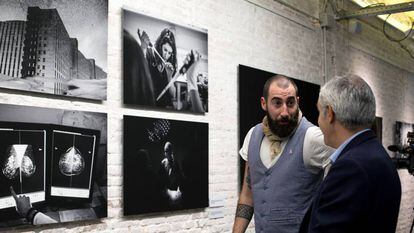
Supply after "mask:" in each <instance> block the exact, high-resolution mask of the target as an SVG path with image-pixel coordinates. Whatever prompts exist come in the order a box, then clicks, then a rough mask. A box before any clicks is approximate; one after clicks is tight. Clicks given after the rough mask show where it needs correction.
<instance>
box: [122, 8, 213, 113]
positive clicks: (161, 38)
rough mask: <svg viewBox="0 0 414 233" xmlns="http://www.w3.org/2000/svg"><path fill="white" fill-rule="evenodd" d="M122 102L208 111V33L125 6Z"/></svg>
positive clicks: (191, 110) (199, 111)
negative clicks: (128, 8)
mask: <svg viewBox="0 0 414 233" xmlns="http://www.w3.org/2000/svg"><path fill="white" fill-rule="evenodd" d="M122 20H123V21H122V28H123V52H124V54H123V76H124V103H125V104H128V105H141V106H148V107H153V108H162V109H171V110H179V111H190V112H196V113H204V112H207V111H208V49H207V32H206V31H205V30H198V29H194V28H188V27H184V26H180V25H177V24H174V23H171V22H167V21H163V20H160V19H156V18H152V17H149V16H145V15H142V14H139V13H136V12H133V11H130V10H126V9H124V10H123V19H122Z"/></svg>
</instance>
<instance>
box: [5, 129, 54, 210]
mask: <svg viewBox="0 0 414 233" xmlns="http://www.w3.org/2000/svg"><path fill="white" fill-rule="evenodd" d="M41 128H42V127H38V129H36V128H34V127H32V128H31V129H30V127H29V125H28V124H26V125H23V124H20V125H18V124H10V123H6V122H0V168H1V173H0V209H7V208H10V207H14V206H15V203H14V200H13V198H12V197H11V196H10V188H13V189H14V191H15V192H16V193H18V194H21V195H26V196H28V197H30V199H31V201H32V203H37V202H42V201H45V200H46V182H45V177H46V167H45V162H46V131H45V130H42V129H41Z"/></svg>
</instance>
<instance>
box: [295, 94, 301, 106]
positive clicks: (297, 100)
mask: <svg viewBox="0 0 414 233" xmlns="http://www.w3.org/2000/svg"><path fill="white" fill-rule="evenodd" d="M299 99H300V98H299V96H297V97H296V102H297V104H298V105H299Z"/></svg>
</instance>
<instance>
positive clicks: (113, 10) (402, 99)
mask: <svg viewBox="0 0 414 233" xmlns="http://www.w3.org/2000/svg"><path fill="white" fill-rule="evenodd" d="M252 2H255V3H256V4H258V5H259V6H258V5H255V4H252V3H251V2H250V1H243V0H225V1H223V0H207V1H206V0H152V1H149V0H118V1H115V0H109V20H108V22H109V36H108V40H109V41H108V64H109V67H108V100H107V101H104V102H103V103H102V104H95V103H93V102H92V103H91V102H87V101H86V102H83V101H70V100H68V99H66V98H59V97H55V98H50V96H43V95H40V94H29V93H24V94H22V93H18V94H16V92H14V91H4V90H2V91H1V93H0V103H10V104H25V105H32V106H39V107H55V108H64V109H75V110H85V111H99V112H107V113H108V185H109V187H108V202H109V204H108V205H109V206H108V218H106V219H101V220H97V221H92V222H90V221H88V222H77V223H67V224H58V225H51V226H44V227H40V228H35V230H36V231H41V232H57V231H65V232H85V231H88V232H122V233H124V232H183V233H184V232H185V233H191V232H229V231H231V227H232V222H233V218H234V210H235V206H236V201H237V197H238V193H237V192H238V191H237V190H238V184H237V182H238V167H237V160H238V157H237V150H238V140H237V138H238V116H237V113H238V99H237V85H238V84H237V80H238V78H237V68H238V65H239V64H244V65H248V66H252V67H255V68H259V69H263V70H267V71H271V72H275V73H281V74H285V75H287V76H290V77H294V78H298V79H302V80H306V81H309V82H313V83H316V84H323V77H322V76H323V62H324V61H323V50H322V49H323V47H322V46H323V38H322V31H321V29H320V28H319V27H318V25H317V23H315V18H313V17H315V16H317V15H318V14H317V12H315V11H317V9H318V7H317V6H315V4H318V1H315V0H312V1H309V2H310V3H308V5H300V4H299V3H298V2H299V1H294V2H293V3H292V4H293V6H295V4H296V6H297V7H299V8H300V9H299V11H295V10H293V9H291V8H290V7H286V6H285V5H284V4H279V3H277V2H275V1H271V0H257V1H252ZM284 2H288V1H284ZM298 4H299V5H298ZM309 4H310V5H309ZM122 6H127V7H129V8H133V9H137V10H139V11H140V12H142V13H144V14H147V15H151V16H154V17H159V18H162V19H165V20H169V21H173V22H176V23H180V24H188V25H194V26H196V27H199V28H204V29H207V30H208V39H209V41H208V48H209V51H208V53H209V54H208V56H209V108H210V109H209V113H207V114H206V115H204V116H201V115H192V114H183V113H173V112H165V113H162V114H163V115H162V116H163V117H165V118H172V119H183V120H189V121H199V122H208V123H209V137H210V138H209V147H210V148H209V151H210V154H209V169H210V170H209V181H210V185H209V190H210V197H211V196H214V195H217V194H221V195H224V197H225V201H224V203H225V206H224V208H223V211H224V215H225V217H224V218H219V219H209V218H208V211H207V210H202V209H199V210H191V211H179V212H174V213H172V212H169V213H161V214H151V215H144V216H132V217H123V216H122V116H123V115H124V114H128V115H137V116H150V117H151V116H159V112H157V111H154V110H146V109H144V108H125V107H123V105H122V73H121V67H122V64H121V58H122V49H121V7H122ZM260 6H264V7H265V8H267V9H264V8H262V7H260ZM301 12H306V14H302V13H301ZM312 16H313V17H312ZM343 27H345V24H344V23H342V24H338V25H336V26H335V27H333V28H331V29H329V31H328V36H327V38H328V55H329V57H328V65H329V67H328V70H329V74H330V75H329V76H328V77H330V76H332V75H333V74H342V73H346V72H352V73H355V74H359V75H361V76H362V77H364V78H365V79H366V80H367V81H368V83H369V84H370V85H371V86H372V88H373V90H374V93H375V95H376V97H377V104H378V110H377V115H378V116H381V117H383V142H384V144H385V145H389V144H391V143H392V129H393V124H394V122H395V121H396V120H399V121H405V122H412V123H414V113H413V112H414V110H413V109H414V74H413V73H412V72H413V67H414V60H412V59H411V60H410V59H408V58H407V56H406V55H405V54H404V52H403V51H401V50H400V49H398V47H396V46H395V45H394V44H392V43H389V42H388V41H387V40H386V39H384V38H383V36H382V34H381V33H378V32H376V31H375V29H373V28H369V27H364V28H363V33H362V34H360V35H351V34H349V33H347V32H346V31H345V30H344V29H343ZM392 64H394V65H392ZM395 64H401V65H400V66H396V65H395ZM407 70H408V71H407ZM409 71H411V73H410V72H409ZM224 122H226V123H224ZM400 176H401V180H402V184H403V192H404V194H403V197H402V204H401V214H400V217H399V223H398V230H397V232H401V233H405V232H408V229H409V227H410V224H411V220H412V218H413V217H414V214H413V211H412V207H413V206H414V201H413V200H414V198H413V197H414V179H413V177H412V176H411V175H409V174H408V173H407V172H406V171H400ZM20 230H21V229H18V230H17V231H20ZM25 230H27V231H31V230H33V228H25ZM249 232H254V230H253V229H252V228H250V229H249Z"/></svg>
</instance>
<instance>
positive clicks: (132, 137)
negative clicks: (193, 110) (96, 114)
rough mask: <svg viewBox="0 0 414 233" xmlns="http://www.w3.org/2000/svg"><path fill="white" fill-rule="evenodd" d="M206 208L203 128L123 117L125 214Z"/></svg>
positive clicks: (202, 125) (205, 132)
mask: <svg viewBox="0 0 414 233" xmlns="http://www.w3.org/2000/svg"><path fill="white" fill-rule="evenodd" d="M207 206H208V124H207V123H196V122H186V121H176V120H168V119H156V118H144V117H134V116H124V214H125V215H134V214H145V213H152V212H162V211H172V210H184V209H195V208H203V207H207Z"/></svg>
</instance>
